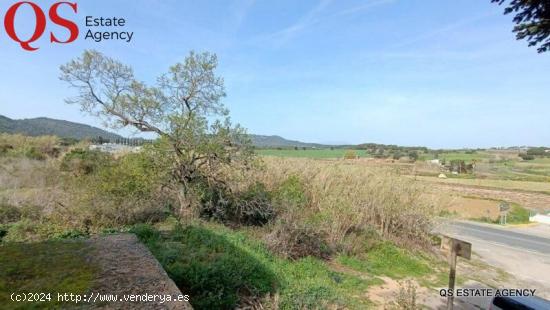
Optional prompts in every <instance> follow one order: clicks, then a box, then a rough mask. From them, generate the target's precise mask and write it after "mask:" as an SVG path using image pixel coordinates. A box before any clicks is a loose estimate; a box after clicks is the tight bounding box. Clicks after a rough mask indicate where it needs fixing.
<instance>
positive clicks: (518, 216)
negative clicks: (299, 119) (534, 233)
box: [506, 203, 530, 224]
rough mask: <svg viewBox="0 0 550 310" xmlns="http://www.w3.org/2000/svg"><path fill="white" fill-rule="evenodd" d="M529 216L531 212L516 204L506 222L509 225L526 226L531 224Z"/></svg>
mask: <svg viewBox="0 0 550 310" xmlns="http://www.w3.org/2000/svg"><path fill="white" fill-rule="evenodd" d="M529 215H530V214H529V210H527V209H525V208H524V207H522V206H520V205H518V204H515V203H514V204H512V208H511V209H510V211H509V212H508V216H507V218H506V221H507V223H508V224H526V223H529Z"/></svg>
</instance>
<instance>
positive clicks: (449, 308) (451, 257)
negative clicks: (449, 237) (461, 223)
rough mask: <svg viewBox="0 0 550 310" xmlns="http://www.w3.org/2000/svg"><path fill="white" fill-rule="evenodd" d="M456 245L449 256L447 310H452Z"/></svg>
mask: <svg viewBox="0 0 550 310" xmlns="http://www.w3.org/2000/svg"><path fill="white" fill-rule="evenodd" d="M456 252H457V251H456V244H453V247H452V249H451V253H450V255H449V267H450V271H449V293H451V294H449V295H448V296H447V310H453V302H454V291H455V278H456Z"/></svg>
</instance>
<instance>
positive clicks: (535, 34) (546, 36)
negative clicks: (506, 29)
mask: <svg viewBox="0 0 550 310" xmlns="http://www.w3.org/2000/svg"><path fill="white" fill-rule="evenodd" d="M492 2H496V3H498V4H503V3H504V2H506V0H492ZM510 13H514V14H516V15H515V16H514V23H516V26H515V27H514V32H515V33H516V38H517V39H518V40H522V39H526V40H527V42H529V46H537V45H539V44H540V46H539V47H538V49H537V50H538V52H539V53H543V52H547V51H549V50H550V21H549V19H548V16H549V15H550V3H549V2H548V1H547V0H530V1H523V0H511V1H510V4H509V5H508V7H506V9H505V10H504V14H510Z"/></svg>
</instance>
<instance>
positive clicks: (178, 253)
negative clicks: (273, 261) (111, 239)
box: [137, 226, 277, 309]
mask: <svg viewBox="0 0 550 310" xmlns="http://www.w3.org/2000/svg"><path fill="white" fill-rule="evenodd" d="M139 229H140V231H138V232H137V234H138V237H140V239H141V240H143V241H144V242H145V243H146V245H147V246H148V247H149V249H151V251H152V253H153V254H154V255H155V257H156V258H157V259H158V260H159V262H160V263H161V264H162V266H163V267H164V269H165V270H166V272H167V273H168V275H169V276H170V278H172V279H173V280H174V282H175V283H176V285H177V286H178V287H179V288H181V289H182V290H184V291H185V292H186V293H188V294H189V295H191V296H193V298H191V304H192V305H193V307H194V308H195V309H235V308H236V307H237V305H238V304H239V301H240V297H241V296H242V295H246V296H264V295H265V294H267V293H270V292H272V291H274V288H275V286H276V285H277V279H276V277H275V275H274V274H273V272H272V271H271V270H269V269H268V268H267V267H265V266H264V264H262V263H261V262H260V261H259V260H258V259H257V258H256V257H255V256H254V255H253V254H251V253H250V252H249V251H246V250H243V249H242V247H240V246H239V245H237V244H236V243H234V242H233V241H232V240H230V239H228V236H229V234H228V233H216V232H214V231H211V230H209V229H208V228H206V227H197V226H189V227H185V228H182V227H180V228H179V229H177V230H176V231H175V232H173V233H172V235H170V236H167V237H165V238H160V237H159V238H157V236H158V235H157V232H155V231H154V230H151V229H150V228H146V227H143V226H142V227H141V228H139ZM242 239H243V238H242V237H240V239H239V240H240V241H241V242H242Z"/></svg>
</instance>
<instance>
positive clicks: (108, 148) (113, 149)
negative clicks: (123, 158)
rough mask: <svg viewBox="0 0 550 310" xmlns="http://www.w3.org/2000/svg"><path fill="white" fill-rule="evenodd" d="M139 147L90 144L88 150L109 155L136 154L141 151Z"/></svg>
mask: <svg viewBox="0 0 550 310" xmlns="http://www.w3.org/2000/svg"><path fill="white" fill-rule="evenodd" d="M141 149H142V148H141V146H129V145H122V144H115V143H105V144H92V145H90V150H92V151H101V152H105V153H110V154H116V153H138V152H140V151H141Z"/></svg>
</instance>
